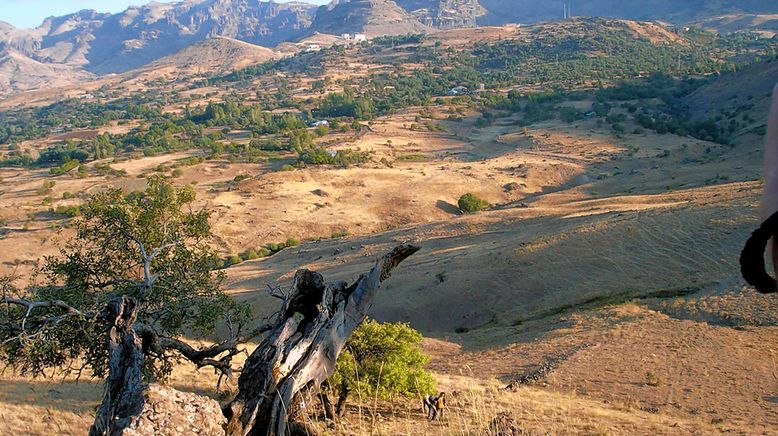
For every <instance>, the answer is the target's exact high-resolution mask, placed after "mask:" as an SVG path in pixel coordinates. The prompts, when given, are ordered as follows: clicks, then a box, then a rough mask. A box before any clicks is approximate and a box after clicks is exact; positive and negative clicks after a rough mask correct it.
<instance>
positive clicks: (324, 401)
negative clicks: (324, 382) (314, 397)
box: [319, 389, 335, 421]
mask: <svg viewBox="0 0 778 436" xmlns="http://www.w3.org/2000/svg"><path fill="white" fill-rule="evenodd" d="M319 400H320V401H321V406H322V408H323V409H324V418H326V419H329V420H330V421H332V420H334V419H335V409H333V408H332V401H330V396H329V394H328V393H327V392H326V390H325V389H322V390H321V392H319Z"/></svg>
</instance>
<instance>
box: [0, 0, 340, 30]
mask: <svg viewBox="0 0 778 436" xmlns="http://www.w3.org/2000/svg"><path fill="white" fill-rule="evenodd" d="M157 1H159V2H163V3H170V2H171V1H173V0H157ZM277 1H279V2H283V1H289V0H277ZM306 1H307V2H308V3H316V4H325V3H329V0H306ZM148 2H149V0H134V1H133V0H0V21H5V22H8V23H11V24H13V25H14V26H16V27H21V28H32V27H36V26H38V25H40V24H41V22H43V19H44V18H46V17H50V16H52V15H54V16H59V15H67V14H70V13H73V12H77V11H80V10H81V9H94V10H96V11H99V12H120V11H123V10H125V9H127V6H130V5H139V4H146V3H148Z"/></svg>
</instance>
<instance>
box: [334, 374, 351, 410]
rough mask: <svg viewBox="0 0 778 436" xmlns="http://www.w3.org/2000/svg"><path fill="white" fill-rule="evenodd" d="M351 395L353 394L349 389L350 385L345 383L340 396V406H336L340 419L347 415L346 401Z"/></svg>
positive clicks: (341, 387) (342, 385)
mask: <svg viewBox="0 0 778 436" xmlns="http://www.w3.org/2000/svg"><path fill="white" fill-rule="evenodd" d="M349 393H351V391H350V390H349V388H348V384H347V383H346V382H345V381H343V384H341V386H340V393H339V394H338V404H337V405H336V406H335V413H337V414H338V417H342V416H343V415H345V414H346V400H348V394H349Z"/></svg>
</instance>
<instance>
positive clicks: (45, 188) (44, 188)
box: [36, 180, 56, 195]
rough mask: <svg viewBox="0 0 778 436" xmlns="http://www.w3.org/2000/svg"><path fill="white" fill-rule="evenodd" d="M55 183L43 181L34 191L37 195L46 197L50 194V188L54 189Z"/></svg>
mask: <svg viewBox="0 0 778 436" xmlns="http://www.w3.org/2000/svg"><path fill="white" fill-rule="evenodd" d="M55 184H56V183H55V182H54V181H53V180H44V181H43V183H42V184H41V186H40V187H39V188H38V189H37V190H36V192H37V194H38V195H46V194H49V193H51V188H53V187H54V185H55Z"/></svg>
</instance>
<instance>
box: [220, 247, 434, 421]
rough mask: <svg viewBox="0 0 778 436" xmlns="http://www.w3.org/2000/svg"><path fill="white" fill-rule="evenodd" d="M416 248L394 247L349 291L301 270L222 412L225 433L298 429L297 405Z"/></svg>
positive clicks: (317, 385) (315, 385)
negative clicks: (384, 286)
mask: <svg viewBox="0 0 778 436" xmlns="http://www.w3.org/2000/svg"><path fill="white" fill-rule="evenodd" d="M418 250H419V247H416V246H413V245H408V244H405V245H400V246H398V247H396V248H395V249H394V250H392V251H391V252H390V253H389V254H387V255H385V256H384V257H382V258H380V259H378V260H377V261H376V263H375V266H374V267H373V268H372V269H371V270H370V272H369V273H367V274H366V275H362V276H360V278H359V279H358V280H357V281H356V282H355V283H354V284H353V285H351V286H347V284H346V283H338V284H334V285H329V286H325V284H324V279H323V277H322V276H321V274H319V273H317V272H313V271H308V270H299V271H297V273H296V274H295V278H294V282H293V285H292V289H291V291H290V293H289V295H288V296H287V297H286V298H284V302H283V304H282V307H281V311H280V315H279V316H278V318H277V319H276V321H275V324H274V326H273V328H272V329H271V331H270V333H269V334H268V335H267V336H266V337H265V339H264V340H263V341H262V342H261V343H260V344H259V346H258V347H257V348H256V349H255V350H254V352H253V353H252V354H251V356H249V358H248V359H247V360H246V363H245V365H244V367H243V370H242V372H241V375H240V377H239V378H238V394H237V396H236V397H235V399H234V400H233V401H232V402H230V403H229V404H228V405H226V406H225V407H224V409H223V411H224V414H225V416H226V417H227V420H228V427H227V434H228V435H230V436H236V435H239V436H245V435H253V436H266V435H267V436H285V435H287V434H288V433H289V432H290V431H292V430H293V429H295V428H298V427H299V419H298V415H300V414H302V413H303V412H304V411H303V410H301V408H302V407H304V406H301V404H302V402H301V401H295V399H296V398H299V397H298V396H299V395H300V394H301V393H306V394H313V393H316V392H318V391H319V388H320V386H321V384H322V383H323V382H324V381H325V380H326V379H327V378H328V377H329V376H330V375H331V374H332V373H333V372H334V370H335V363H336V361H337V359H338V355H339V354H340V352H341V350H342V349H343V346H344V345H345V344H346V341H347V340H348V338H349V336H351V333H352V332H353V331H354V329H356V328H357V326H358V325H359V324H360V323H362V321H363V320H364V319H365V316H366V315H367V312H368V311H369V310H370V308H371V306H372V302H373V299H374V298H375V295H376V293H377V291H378V288H379V287H380V285H381V283H382V282H383V281H384V280H386V279H387V278H389V276H390V274H391V271H392V270H393V269H394V268H395V267H396V266H397V265H399V264H400V262H402V261H403V260H405V259H406V258H407V257H408V256H410V255H412V254H413V253H415V252H416V251H418Z"/></svg>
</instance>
